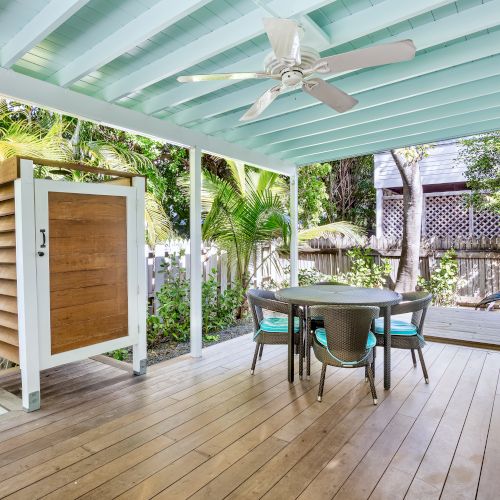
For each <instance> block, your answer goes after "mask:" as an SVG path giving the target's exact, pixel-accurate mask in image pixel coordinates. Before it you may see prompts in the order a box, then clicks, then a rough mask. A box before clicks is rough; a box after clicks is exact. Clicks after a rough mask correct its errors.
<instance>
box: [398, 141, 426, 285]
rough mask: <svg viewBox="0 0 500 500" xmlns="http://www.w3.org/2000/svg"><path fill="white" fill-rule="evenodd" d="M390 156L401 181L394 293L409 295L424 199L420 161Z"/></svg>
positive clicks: (414, 279) (414, 280)
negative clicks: (400, 229)
mask: <svg viewBox="0 0 500 500" xmlns="http://www.w3.org/2000/svg"><path fill="white" fill-rule="evenodd" d="M391 154H392V157H393V159H394V161H395V163H396V166H397V167H398V170H399V173H400V174H401V179H402V180H403V239H402V243H401V258H400V261H399V267H398V274H397V278H396V287H395V290H396V291H397V292H413V291H414V290H415V288H416V286H417V279H418V274H419V273H418V271H419V262H420V239H421V232H422V206H423V198H424V195H423V189H422V182H421V179H420V164H419V162H420V158H415V159H413V160H411V161H403V159H402V158H401V157H400V156H399V154H397V153H396V152H395V151H391Z"/></svg>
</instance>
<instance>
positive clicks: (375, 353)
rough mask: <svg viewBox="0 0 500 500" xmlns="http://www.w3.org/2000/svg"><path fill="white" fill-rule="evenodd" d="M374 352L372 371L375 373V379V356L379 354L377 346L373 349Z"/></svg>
mask: <svg viewBox="0 0 500 500" xmlns="http://www.w3.org/2000/svg"><path fill="white" fill-rule="evenodd" d="M372 352H373V359H372V373H373V380H375V358H376V356H377V346H375V347H374V348H373V349H372Z"/></svg>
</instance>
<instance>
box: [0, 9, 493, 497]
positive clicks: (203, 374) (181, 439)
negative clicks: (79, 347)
mask: <svg viewBox="0 0 500 500" xmlns="http://www.w3.org/2000/svg"><path fill="white" fill-rule="evenodd" d="M269 17H275V18H289V19H294V20H296V21H297V22H299V23H300V25H301V26H302V29H303V42H304V44H307V45H308V46H310V47H312V48H313V49H314V50H315V51H316V52H317V53H319V54H320V55H321V56H322V57H325V56H333V55H336V54H339V53H343V52H347V51H350V50H355V49H359V48H365V47H370V46H372V45H376V44H379V43H390V42H396V41H399V40H405V39H411V40H413V43H414V44H415V46H416V50H417V52H416V57H415V58H414V59H413V60H410V61H406V62H400V63H398V64H392V65H382V66H378V67H374V68H367V69H354V70H349V71H344V72H341V73H339V74H333V75H328V76H326V77H324V79H325V80H326V81H327V82H328V83H330V84H335V85H336V86H338V87H339V88H340V89H341V90H342V91H344V92H345V93H347V94H350V95H352V96H353V97H354V98H355V99H356V100H357V101H358V104H357V105H356V106H355V107H353V108H352V109H351V110H349V111H347V112H345V113H338V112H336V111H334V110H333V109H331V107H329V106H326V105H325V104H323V103H321V102H319V101H317V100H314V99H313V97H312V96H311V95H308V94H307V93H304V92H302V91H301V90H300V89H299V90H297V89H286V90H285V91H284V92H283V93H282V95H281V96H280V97H279V98H278V99H277V100H276V101H275V102H273V103H272V104H271V105H270V106H269V107H268V108H267V109H266V110H265V111H264V112H263V113H262V114H260V115H259V116H257V117H256V118H255V119H254V120H252V121H248V122H244V121H240V117H241V116H242V115H243V113H245V111H246V110H247V109H248V108H249V107H250V106H251V105H252V103H253V102H254V101H255V100H256V99H257V98H258V97H259V96H260V95H261V94H262V93H263V92H265V91H267V90H268V89H269V88H270V86H271V85H270V83H269V82H268V81H259V80H244V81H235V80H211V81H205V82H199V83H190V84H182V83H179V82H178V81H177V77H178V76H179V75H182V74H187V75H192V74H198V73H233V72H243V71H261V70H262V69H263V61H264V58H265V57H266V55H267V54H268V52H269V49H270V47H269V40H268V38H267V37H266V35H265V32H264V26H263V24H262V18H269ZM0 26H1V27H2V30H0V95H3V96H6V97H7V98H11V99H13V100H17V101H21V102H27V103H33V104H34V105H37V106H41V107H45V108H48V109H52V110H57V111H59V112H61V113H64V114H67V115H70V116H75V117H81V118H84V119H87V120H91V121H94V122H97V123H101V124H106V125H109V126H111V127H115V128H119V129H122V130H127V131H131V132H134V133H137V134H142V135H145V136H151V137H155V138H159V139H162V140H164V141H168V142H170V143H172V144H178V145H181V146H184V147H187V148H189V150H190V204H191V205H190V207H191V212H190V245H191V248H190V259H191V260H190V269H191V276H192V279H191V288H190V294H191V295H190V302H191V323H190V325H191V334H190V339H191V354H190V355H188V356H183V357H181V358H178V359H175V360H172V361H167V362H164V363H161V364H159V365H157V366H154V367H152V368H151V369H150V371H149V373H148V374H147V375H143V376H141V377H133V376H131V374H132V368H130V369H128V368H127V366H126V365H124V364H123V363H120V362H113V361H112V360H111V361H110V360H109V358H104V357H102V356H97V357H93V358H89V359H88V360H84V361H78V362H76V363H71V364H66V365H62V366H57V367H54V368H50V369H48V370H44V371H42V374H41V379H40V381H39V382H38V378H37V377H36V376H35V377H33V373H34V372H36V373H38V370H37V369H36V366H34V365H33V364H30V363H31V362H32V361H33V360H34V359H36V358H37V354H36V352H35V351H33V347H32V346H33V345H35V344H37V343H38V340H36V342H35V343H34V344H33V343H31V342H30V336H31V340H33V336H36V328H35V329H33V328H31V329H30V328H27V327H26V325H24V326H23V325H22V324H20V326H19V334H20V336H21V338H22V339H23V340H22V341H21V342H20V346H21V348H20V351H19V359H20V364H21V368H22V369H24V376H25V377H28V378H27V379H26V378H25V380H24V381H23V384H25V387H26V388H28V389H29V390H25V391H23V393H22V394H21V385H20V384H21V378H20V374H19V372H18V371H16V370H13V371H11V372H9V373H6V374H3V375H2V376H0V406H3V407H4V408H5V409H7V410H9V411H7V412H5V413H4V414H1V415H0V429H1V433H0V497H2V498H3V497H9V498H20V499H25V498H41V497H49V498H64V499H66V498H77V497H82V496H84V497H87V498H117V497H120V498H150V497H153V496H155V495H158V496H159V497H161V498H169V499H170V498H187V497H193V496H194V497H199V498H202V496H204V497H208V498H225V497H229V498H262V497H266V498H273V499H274V498H298V497H300V498H314V499H316V498H333V497H335V498H368V497H370V498H391V499H392V498H440V497H442V498H450V499H456V498H475V497H476V496H477V498H484V499H489V498H495V497H496V495H497V494H498V493H497V492H498V491H499V490H500V478H499V477H498V468H499V467H500V451H499V450H500V399H499V398H500V385H499V374H500V354H499V353H498V352H497V350H498V346H499V344H500V338H499V336H498V333H499V332H498V330H499V329H498V313H494V312H491V313H483V312H481V313H479V312H477V313H474V312H469V311H466V312H463V310H458V311H459V312H457V313H451V314H450V315H449V316H448V317H444V316H443V315H442V314H441V313H440V312H439V311H431V314H430V318H429V320H428V325H427V326H426V331H427V333H428V334H429V336H430V338H431V340H432V342H429V343H428V345H427V347H426V348H425V356H426V360H427V364H428V367H429V371H430V373H431V377H430V383H429V384H428V385H427V384H424V383H423V379H422V375H421V372H420V370H416V369H414V368H413V366H412V363H411V362H410V358H409V357H408V356H407V353H406V352H405V351H398V350H394V354H393V356H392V386H391V389H390V390H384V389H383V380H382V377H381V376H380V375H379V376H378V377H377V380H376V384H377V390H378V394H379V405H378V406H374V405H372V401H371V398H370V396H369V394H368V392H369V391H368V389H367V386H366V385H365V383H364V377H363V374H362V372H361V371H358V370H342V369H331V370H329V372H328V376H327V379H326V384H325V390H324V398H323V402H322V403H321V404H318V403H317V402H316V393H317V387H318V383H319V378H320V368H321V365H320V364H319V363H318V362H316V361H315V362H313V366H312V373H311V379H310V380H305V379H304V380H299V379H298V377H295V381H294V382H293V383H292V384H290V383H289V382H288V380H287V373H286V366H287V352H286V349H285V348H283V347H280V346H267V347H266V356H265V358H263V360H262V361H261V362H260V363H259V365H258V367H257V370H256V372H255V375H254V376H253V377H250V376H249V364H250V361H251V355H252V352H253V349H254V346H253V344H252V342H251V337H250V336H244V337H240V338H238V339H234V340H231V341H227V342H224V343H222V344H219V345H216V346H213V347H209V348H207V349H202V323H201V322H202V305H201V286H202V283H201V243H202V242H201V165H202V155H203V154H204V153H210V154H213V155H217V156H223V157H227V158H231V159H234V160H237V161H239V162H242V163H244V164H247V165H251V166H255V167H257V168H260V169H267V170H271V171H274V172H278V173H280V174H284V175H286V176H288V177H289V179H290V218H291V238H290V277H291V279H290V281H291V285H295V284H297V282H298V190H297V167H299V166H302V165H308V164H311V163H315V162H326V161H330V160H335V159H339V158H345V157H349V156H356V155H364V154H370V153H374V152H378V151H383V150H387V149H391V148H399V147H404V146H409V145H415V144H421V143H429V142H433V141H438V140H443V139H448V138H455V137H461V136H466V135H473V134H478V133H481V132H487V131H492V130H498V129H500V92H499V89H500V86H499V85H500V32H499V27H500V0H489V1H478V0H457V1H451V0H420V1H418V2H415V1H411V0H404V1H402V0H381V1H379V0H377V1H374V0H356V1H354V2H348V1H347V0H295V1H290V0H237V1H234V2H233V1H231V2H229V1H227V0H186V1H182V2H179V1H171V0H126V1H124V2H109V1H105V0H67V1H61V0H50V1H48V2H47V1H45V0H35V1H32V2H29V3H27V2H24V1H21V0H10V1H9V0H6V1H2V2H0ZM138 213H139V212H138ZM139 229H140V226H139ZM139 232H140V231H139ZM138 241H139V240H138ZM141 241H142V240H141ZM141 241H139V243H141ZM141 273H142V271H141ZM31 276H32V279H33V281H35V274H32V275H31ZM24 283H25V285H24V288H25V289H26V291H27V292H29V277H28V279H27V280H26V281H25V282H24ZM29 293H34V292H33V290H32V291H31V292H29ZM141 293H142V292H139V291H138V294H139V295H141ZM18 300H19V299H18ZM21 300H22V299H21ZM140 314H141V317H140V321H141V322H145V319H144V318H143V317H142V314H144V312H142V313H140ZM455 323H457V325H459V327H458V328H456V327H455V326H454V324H455ZM141 324H142V323H141ZM28 326H29V325H28ZM9 328H10V327H9ZM142 334H144V335H145V328H144V329H143V330H141V335H142ZM2 342H3V341H1V342H0V354H1V352H2V351H1V349H2V347H5V346H2ZM17 347H19V346H17ZM9 348H11V346H9ZM30 349H31V350H30ZM141 361H142V360H141ZM377 362H378V364H379V368H378V374H380V373H381V372H382V363H383V357H382V356H380V357H378V358H377ZM28 365H29V370H26V367H27V366H28ZM142 368H145V365H144V367H143V366H142V365H141V370H139V371H140V373H143V370H142ZM136 373H138V371H137V370H136ZM37 393H41V395H42V400H43V403H42V407H41V409H40V410H39V411H34V412H32V413H25V412H23V411H22V407H24V408H25V409H28V410H35V409H37V408H36V406H37V404H36V394H37ZM30 395H35V396H34V399H33V397H32V398H31V399H30ZM19 397H22V401H21V400H20V399H19ZM33 401H35V404H34V405H33ZM38 403H39V399H38Z"/></svg>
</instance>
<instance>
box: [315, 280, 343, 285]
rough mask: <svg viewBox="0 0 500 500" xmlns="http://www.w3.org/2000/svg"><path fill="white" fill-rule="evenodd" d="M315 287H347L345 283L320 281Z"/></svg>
mask: <svg viewBox="0 0 500 500" xmlns="http://www.w3.org/2000/svg"><path fill="white" fill-rule="evenodd" d="M316 285H342V286H348V284H347V283H339V282H338V281H320V282H319V283H316Z"/></svg>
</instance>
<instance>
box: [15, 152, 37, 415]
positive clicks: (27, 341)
mask: <svg viewBox="0 0 500 500" xmlns="http://www.w3.org/2000/svg"><path fill="white" fill-rule="evenodd" d="M14 195H15V213H16V274H17V310H18V332H19V363H20V365H21V382H22V398H23V408H24V409H25V410H26V411H34V410H38V409H39V408H40V351H39V348H38V300H37V287H36V255H37V254H36V252H37V248H36V236H35V235H36V231H35V187H34V182H33V162H32V161H31V160H20V178H19V179H16V181H15V182H14Z"/></svg>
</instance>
